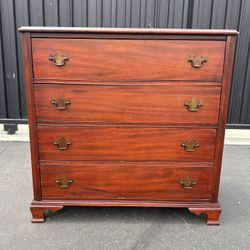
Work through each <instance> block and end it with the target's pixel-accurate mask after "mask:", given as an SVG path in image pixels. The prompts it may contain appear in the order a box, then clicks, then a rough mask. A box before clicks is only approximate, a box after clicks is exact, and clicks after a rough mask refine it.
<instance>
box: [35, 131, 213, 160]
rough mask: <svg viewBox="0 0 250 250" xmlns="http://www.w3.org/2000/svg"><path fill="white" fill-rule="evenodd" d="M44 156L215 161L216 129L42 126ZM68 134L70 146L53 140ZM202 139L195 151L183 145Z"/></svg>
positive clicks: (92, 158)
mask: <svg viewBox="0 0 250 250" xmlns="http://www.w3.org/2000/svg"><path fill="white" fill-rule="evenodd" d="M37 129H38V144H39V155H40V160H73V159H74V160H86V161H91V160H101V161H103V160H107V161H109V160H115V161H176V160H177V161H178V160H179V159H181V160H183V161H185V160H187V161H212V160H213V157H214V145H215V136H216V130H215V129H191V128H189V129H176V128H153V127H146V128H145V127H144V128H138V127H129V128H127V127H126V128H124V127H105V126H104V127H103V126H100V127H94V126H92V127H90V126H88V127H79V126H71V127H66V126H38V128H37ZM61 137H64V138H65V139H67V140H69V141H71V145H69V148H68V149H67V150H59V149H58V148H57V146H55V145H54V144H53V143H54V141H56V140H57V139H58V138H61ZM188 139H193V140H195V141H198V142H199V144H200V146H199V147H198V148H196V149H195V151H194V152H187V151H185V150H184V148H183V147H182V146H181V143H182V142H184V141H185V140H188Z"/></svg>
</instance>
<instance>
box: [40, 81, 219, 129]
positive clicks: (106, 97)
mask: <svg viewBox="0 0 250 250" xmlns="http://www.w3.org/2000/svg"><path fill="white" fill-rule="evenodd" d="M220 91H221V88H220V87H216V86H206V87H204V86H196V87H194V86H193V85H184V86H183V85H170V86H158V85H157V84H156V85H153V86H152V85H151V86H93V85H82V86H79V85H78V86H75V85H70V86H68V85H66V86H63V85H60V86H58V85H55V84H36V85H35V96H36V113H37V122H38V123H79V122H89V123H90V122H94V123H95V122H96V123H98V122H99V123H148V124H155V123H157V124H175V125H176V124H177V125H180V124H184V125H188V124H193V125H202V124H205V125H206V124H210V125H216V124H217V122H218V110H219V101H220ZM193 96H194V97H196V99H197V100H200V101H202V102H203V104H204V106H203V107H201V108H200V109H199V111H197V112H190V111H188V109H187V107H185V105H184V102H185V100H191V98H192V97H193ZM59 98H62V99H66V100H70V105H68V106H67V108H66V109H64V110H58V109H56V107H55V106H54V105H52V104H51V100H53V99H59Z"/></svg>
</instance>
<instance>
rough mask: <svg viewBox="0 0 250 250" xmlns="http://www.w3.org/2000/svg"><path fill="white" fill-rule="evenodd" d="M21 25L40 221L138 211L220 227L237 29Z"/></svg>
mask: <svg viewBox="0 0 250 250" xmlns="http://www.w3.org/2000/svg"><path fill="white" fill-rule="evenodd" d="M20 31H21V32H24V33H23V41H24V63H25V72H24V73H25V79H26V84H27V104H28V112H29V127H30V138H31V157H32V174H33V186H34V200H33V201H32V203H31V212H32V216H33V219H32V221H33V222H43V221H44V218H45V210H51V211H52V212H55V211H58V210H60V209H62V208H63V207H64V206H143V207H186V208H188V209H189V210H190V212H193V213H194V214H196V215H199V214H202V213H204V214H206V215H207V224H210V225H215V224H219V216H220V213H221V208H220V205H219V203H218V192H219V182H220V171H221V160H222V152H223V140H224V131H225V123H226V114H227V104H228V99H229V89H230V82H231V72H232V65H233V55H234V46H235V35H237V34H238V32H237V31H234V30H224V31H222V30H180V29H121V28H118V29H109V28H104V29H100V28H88V29H85V28H55V27H50V28H47V27H23V28H21V29H20ZM56 54H57V55H58V56H57V57H53V56H54V55H56ZM54 64H58V65H54ZM184 104H185V105H184ZM187 105H189V106H190V110H188V106H187ZM197 105H198V106H197ZM191 110H192V112H191Z"/></svg>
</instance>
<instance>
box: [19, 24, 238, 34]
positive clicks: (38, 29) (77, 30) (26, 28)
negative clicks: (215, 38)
mask: <svg viewBox="0 0 250 250" xmlns="http://www.w3.org/2000/svg"><path fill="white" fill-rule="evenodd" d="M18 31H19V32H31V33H32V32H34V33H35V32H36V33H83V34H84V33H85V34H86V33H103V34H107V33H109V34H165V35H238V34H239V32H238V31H237V30H222V29H165V28H164V29H163V28H91V27H86V28H83V27H43V26H23V27H21V28H19V29H18Z"/></svg>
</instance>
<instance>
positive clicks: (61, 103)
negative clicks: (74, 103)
mask: <svg viewBox="0 0 250 250" xmlns="http://www.w3.org/2000/svg"><path fill="white" fill-rule="evenodd" d="M51 103H52V104H53V105H55V107H56V108H57V109H59V110H64V109H66V108H67V105H70V103H71V102H70V100H65V99H53V100H52V101H51Z"/></svg>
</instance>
